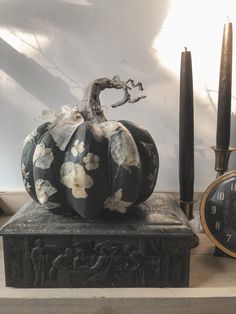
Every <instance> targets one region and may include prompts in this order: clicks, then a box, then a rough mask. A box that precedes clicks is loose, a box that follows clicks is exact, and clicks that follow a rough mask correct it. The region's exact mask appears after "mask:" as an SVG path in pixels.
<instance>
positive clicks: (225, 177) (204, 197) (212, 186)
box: [199, 170, 236, 258]
mask: <svg viewBox="0 0 236 314" xmlns="http://www.w3.org/2000/svg"><path fill="white" fill-rule="evenodd" d="M233 177H235V179H236V170H233V171H230V172H226V173H225V174H223V175H222V176H220V177H218V178H217V179H215V180H214V181H213V182H212V183H211V184H210V185H209V186H208V187H207V189H206V190H205V192H204V193H203V195H202V199H201V202H200V207H199V213H200V220H201V224H202V227H203V229H204V231H205V233H206V235H207V236H208V238H209V239H210V240H211V242H213V244H214V245H215V246H217V247H218V248H219V249H220V250H221V251H223V252H224V253H226V254H228V255H230V256H231V257H234V258H236V252H233V251H232V250H230V249H228V248H227V247H225V246H224V245H223V244H222V243H221V242H219V241H218V240H217V239H216V238H215V237H214V235H213V234H212V232H211V230H210V229H209V227H208V224H207V221H206V218H205V208H206V202H207V199H208V196H209V194H210V193H211V192H212V191H213V190H214V189H215V188H216V187H217V186H218V185H220V184H221V183H222V182H224V181H226V180H228V179H230V178H233Z"/></svg>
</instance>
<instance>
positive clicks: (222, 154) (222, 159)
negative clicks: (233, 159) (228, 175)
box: [211, 146, 236, 177]
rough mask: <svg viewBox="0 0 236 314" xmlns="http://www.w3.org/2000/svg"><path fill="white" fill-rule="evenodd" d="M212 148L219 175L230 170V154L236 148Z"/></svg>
mask: <svg viewBox="0 0 236 314" xmlns="http://www.w3.org/2000/svg"><path fill="white" fill-rule="evenodd" d="M211 149H213V150H214V152H215V171H217V177H219V176H221V175H222V174H224V173H225V172H226V171H227V170H228V163H229V157H230V154H231V153H232V152H234V151H236V148H234V147H229V148H228V149H223V148H217V147H216V146H212V147H211Z"/></svg>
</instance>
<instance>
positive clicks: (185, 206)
mask: <svg viewBox="0 0 236 314" xmlns="http://www.w3.org/2000/svg"><path fill="white" fill-rule="evenodd" d="M193 203H194V201H191V202H185V201H181V200H180V201H179V204H180V208H181V209H182V211H183V212H184V214H185V216H186V217H187V219H188V220H192V219H193V218H194V216H193Z"/></svg>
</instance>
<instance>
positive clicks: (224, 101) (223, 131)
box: [216, 23, 233, 149]
mask: <svg viewBox="0 0 236 314" xmlns="http://www.w3.org/2000/svg"><path fill="white" fill-rule="evenodd" d="M232 35H233V30H232V23H226V24H225V25H224V33H223V41H222V51H221V63H220V79H219V92H218V114H217V132H216V148H217V149H228V148H229V141H230V115H231V80H232Z"/></svg>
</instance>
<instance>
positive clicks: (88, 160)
mask: <svg viewBox="0 0 236 314" xmlns="http://www.w3.org/2000/svg"><path fill="white" fill-rule="evenodd" d="M83 162H84V163H85V168H86V169H87V170H95V169H97V168H98V167H99V157H98V155H95V154H93V153H88V154H87V155H86V156H85V157H84V158H83Z"/></svg>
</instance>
